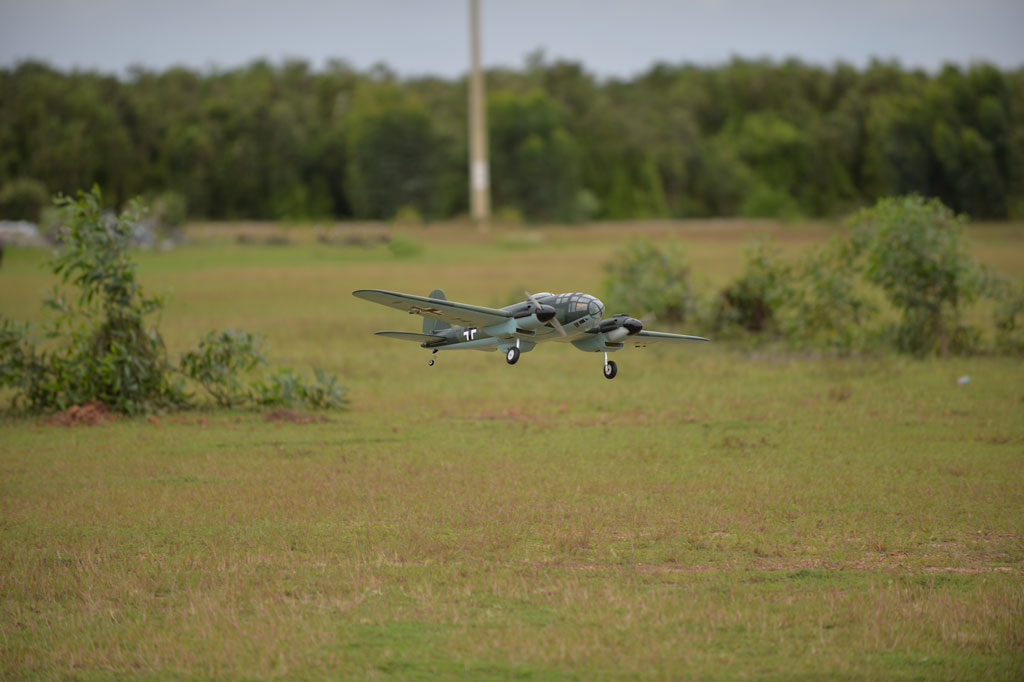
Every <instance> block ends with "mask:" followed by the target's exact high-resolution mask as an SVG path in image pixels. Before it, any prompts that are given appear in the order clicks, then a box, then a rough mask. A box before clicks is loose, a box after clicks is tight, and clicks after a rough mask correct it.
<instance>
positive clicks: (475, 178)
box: [469, 0, 491, 229]
mask: <svg viewBox="0 0 1024 682" xmlns="http://www.w3.org/2000/svg"><path fill="white" fill-rule="evenodd" d="M469 35H470V38H469V41H470V63H471V68H470V72H469V206H470V213H471V215H472V216H473V222H474V223H476V224H477V225H478V226H480V227H481V228H483V229H486V228H487V226H488V222H489V221H490V218H491V180H490V170H489V168H488V163H487V115H486V113H485V110H484V102H485V101H486V97H485V95H484V76H483V73H482V72H481V71H480V2H479V0H469Z"/></svg>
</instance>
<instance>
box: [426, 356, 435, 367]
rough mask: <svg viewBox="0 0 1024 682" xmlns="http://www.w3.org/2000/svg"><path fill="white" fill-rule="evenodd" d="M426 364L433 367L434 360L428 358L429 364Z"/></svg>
mask: <svg viewBox="0 0 1024 682" xmlns="http://www.w3.org/2000/svg"><path fill="white" fill-rule="evenodd" d="M427 364H428V365H430V366H431V367H433V366H434V358H430V362H428V363H427Z"/></svg>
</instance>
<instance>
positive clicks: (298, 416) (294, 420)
mask: <svg viewBox="0 0 1024 682" xmlns="http://www.w3.org/2000/svg"><path fill="white" fill-rule="evenodd" d="M263 421H265V422H286V423H290V424H316V423H318V422H327V421H330V420H329V419H328V418H327V417H323V416H320V417H317V416H314V415H311V414H302V413H301V412H296V411H295V410H289V409H288V408H286V407H281V408H278V409H276V410H274V411H272V412H267V413H266V414H265V415H263Z"/></svg>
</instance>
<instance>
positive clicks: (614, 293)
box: [605, 238, 697, 322]
mask: <svg viewBox="0 0 1024 682" xmlns="http://www.w3.org/2000/svg"><path fill="white" fill-rule="evenodd" d="M605 269H606V270H607V272H608V278H607V279H606V280H605V292H606V293H605V302H606V303H607V310H608V311H609V312H613V311H614V312H620V311H621V312H629V313H630V314H633V315H641V314H646V313H653V314H655V315H656V316H657V317H658V318H659V319H661V320H665V321H668V322H684V321H687V320H690V319H691V318H692V317H693V316H694V313H695V311H696V308H697V299H696V296H695V295H694V293H693V290H692V289H691V285H690V266H689V262H688V260H687V257H686V251H685V250H684V249H683V246H682V244H680V243H679V242H676V241H669V242H668V243H667V244H665V245H664V246H658V245H657V244H654V243H653V242H651V241H650V240H648V239H645V238H636V239H630V240H629V241H627V242H626V244H625V245H624V246H623V248H622V249H620V250H619V251H618V252H617V253H616V254H615V255H614V256H613V258H612V261H611V262H610V263H608V264H607V265H606V266H605Z"/></svg>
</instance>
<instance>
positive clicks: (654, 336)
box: [623, 330, 710, 347]
mask: <svg viewBox="0 0 1024 682" xmlns="http://www.w3.org/2000/svg"><path fill="white" fill-rule="evenodd" d="M623 341H624V342H625V343H629V344H632V345H633V346H635V347H639V346H649V345H650V344H652V343H666V342H667V343H678V342H680V341H710V339H706V338H704V337H703V336H689V335H687V334H669V333H668V332H649V331H647V330H642V331H641V332H640V333H638V334H636V335H634V336H629V337H626V338H625V339H624V340H623Z"/></svg>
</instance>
